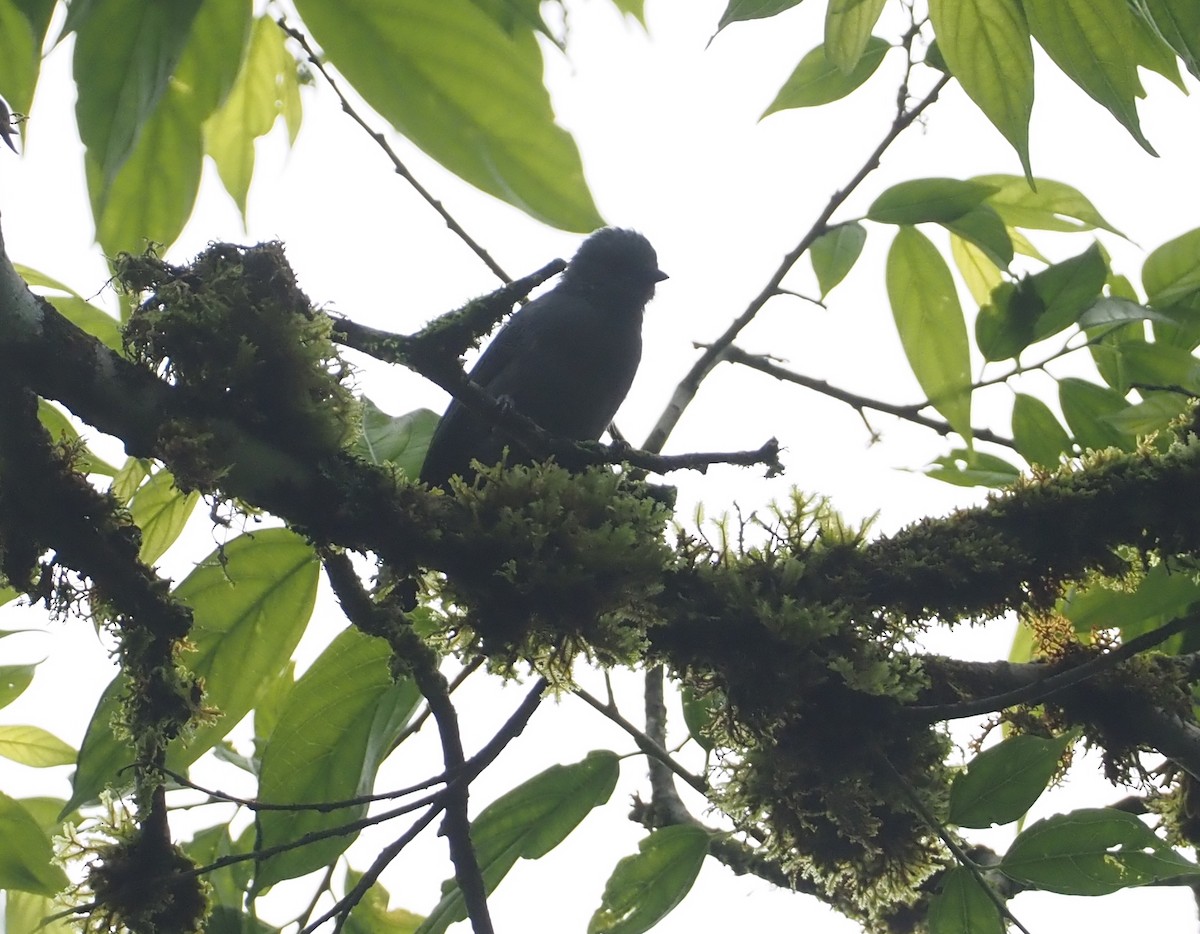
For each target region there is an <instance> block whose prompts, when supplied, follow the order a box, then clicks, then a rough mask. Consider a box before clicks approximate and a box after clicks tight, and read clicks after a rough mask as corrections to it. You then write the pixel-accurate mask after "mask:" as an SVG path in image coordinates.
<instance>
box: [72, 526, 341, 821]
mask: <svg viewBox="0 0 1200 934" xmlns="http://www.w3.org/2000/svg"><path fill="white" fill-rule="evenodd" d="M318 567H319V564H318V561H317V559H316V556H315V555H314V554H313V551H312V547H311V546H310V545H309V544H308V543H307V542H305V541H304V539H302V538H301V537H300V536H298V535H296V534H295V533H294V532H290V531H288V530H287V529H263V530H262V531H258V532H253V533H247V534H245V535H241V536H239V537H237V538H235V539H234V540H233V541H231V542H229V543H228V544H226V545H224V546H223V547H221V548H220V549H218V550H217V551H215V552H213V553H212V554H211V555H209V556H208V558H206V559H205V560H204V561H203V562H202V563H201V564H200V565H199V566H197V568H196V569H195V570H194V571H193V572H192V573H191V574H189V575H188V576H187V577H186V578H185V579H184V580H183V582H182V583H180V585H179V586H178V587H177V588H176V589H175V597H176V598H177V599H179V600H182V601H183V602H184V603H185V604H186V605H187V606H189V607H191V609H192V611H193V613H194V623H193V626H192V632H191V634H190V637H189V638H190V641H191V642H192V644H193V646H194V650H193V651H192V652H189V653H187V654H186V655H184V656H183V658H182V662H183V664H184V665H186V666H187V667H188V669H189V670H190V671H192V672H193V673H195V674H196V675H198V676H199V677H200V678H201V679H202V681H203V683H204V688H205V694H204V703H205V705H206V706H210V707H215V708H216V709H217V710H218V711H219V716H217V717H216V718H215V719H214V720H213V721H212V722H209V723H202V724H199V725H198V726H197V727H196V728H195V731H194V732H193V733H192V735H191V736H190V737H189V739H188V741H187V743H182V742H179V743H175V744H172V747H171V752H170V754H169V755H168V757H167V764H168V765H169V766H170V767H171V768H173V769H176V770H182V769H184V768H186V767H187V765H188V764H190V763H191V762H194V761H195V760H196V758H197V757H199V756H200V755H201V754H202V753H204V752H206V751H208V750H209V749H211V748H212V747H213V746H214V745H216V743H217V742H219V741H220V740H221V739H222V738H223V737H224V736H225V734H226V733H228V732H229V731H230V730H231V729H233V727H234V726H236V725H237V724H238V723H239V722H240V721H241V719H242V718H243V717H245V716H246V714H247V713H249V712H250V710H251V709H252V708H253V707H254V705H255V704H256V703H257V702H258V699H259V698H260V697H261V696H262V695H263V694H264V693H265V692H266V691H267V690H268V689H269V687H270V684H271V682H272V680H273V679H274V677H275V675H277V674H278V673H279V672H280V671H281V670H282V669H283V668H284V667H285V666H286V665H287V664H288V662H289V660H290V659H291V656H292V652H293V650H294V649H295V648H296V643H297V642H299V640H300V636H301V635H302V634H303V632H304V629H305V626H306V625H307V624H308V619H309V617H310V616H311V615H312V608H313V604H314V602H315V600H316V591H317V574H318ZM124 690H125V686H124V684H123V683H122V682H121V679H119V678H118V679H115V680H114V681H113V682H111V683H110V684H109V685H108V687H107V688H105V691H104V694H103V696H102V697H101V699H100V703H99V704H98V705H97V707H96V710H95V712H94V713H93V714H92V719H91V722H90V723H89V724H88V728H87V732H86V733H85V734H84V738H83V745H82V746H81V747H80V750H79V765H78V768H77V769H76V770H75V778H74V788H73V790H72V794H71V800H70V801H69V802H68V803H67V811H68V812H69V811H71V810H74V809H75V808H76V807H78V806H79V805H80V804H83V803H84V802H87V801H91V800H94V799H95V798H96V796H97V795H99V793H100V791H101V790H103V789H104V787H105V786H106V785H109V784H112V785H114V786H115V787H125V785H126V784H127V782H128V779H127V778H118V774H117V773H118V772H119V771H120V770H121V769H122V768H123V767H124V766H126V765H128V764H129V762H130V761H131V760H132V758H133V752H132V750H131V749H129V748H128V747H127V746H126V745H125V744H124V743H122V742H120V741H118V740H117V739H116V738H115V737H114V736H113V733H112V727H111V723H112V720H113V717H114V716H115V714H116V712H117V709H118V706H119V699H120V697H121V694H122V693H123V691H124Z"/></svg>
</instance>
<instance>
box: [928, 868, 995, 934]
mask: <svg viewBox="0 0 1200 934" xmlns="http://www.w3.org/2000/svg"><path fill="white" fill-rule="evenodd" d="M928 925H929V934H1004V921H1003V920H1002V919H1001V918H1000V912H999V910H998V909H997V908H996V905H995V902H993V901H992V900H991V899H990V898H989V897H988V894H987V892H986V891H984V889H983V886H981V885H980V884H979V880H978V879H977V878H975V874H974V873H972V872H971V871H970V870H968V869H963V868H962V867H955V868H954V869H951V870H949V871H948V872H947V873H946V874H945V875H944V876H942V887H941V890H940V891H939V892H938V893H937V894H936V895H935V896H934V897H933V899H932V900H931V901H930V902H929V918H928Z"/></svg>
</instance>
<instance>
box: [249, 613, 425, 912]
mask: <svg viewBox="0 0 1200 934" xmlns="http://www.w3.org/2000/svg"><path fill="white" fill-rule="evenodd" d="M391 657H392V651H391V648H390V647H389V645H388V643H387V642H386V641H385V640H383V639H377V638H374V637H372V636H367V635H364V634H363V633H361V632H359V631H358V630H357V629H354V628H353V627H351V628H349V629H346V630H343V631H342V633H341V634H339V635H338V636H337V638H335V639H334V640H333V642H332V643H330V645H329V646H328V647H327V648H326V649H325V651H324V652H322V653H321V654H320V656H318V658H317V660H316V661H315V662H313V664H312V666H311V667H310V668H309V669H308V670H307V671H306V672H305V673H304V674H303V675H302V676H301V677H300V679H299V680H298V681H297V682H296V684H295V686H294V687H293V688H292V690H291V691H290V692H289V693H288V696H287V700H286V702H285V703H284V706H283V709H282V711H281V712H280V715H279V722H278V724H277V725H276V726H275V729H274V730H273V731H272V733H271V735H270V737H269V738H268V739H267V744H266V748H265V749H264V750H263V754H262V766H261V768H260V770H259V785H258V796H259V798H261V799H262V800H264V801H270V802H272V803H273V804H304V803H311V802H323V801H342V800H345V799H347V798H353V797H356V796H358V795H366V794H370V793H371V792H372V790H373V788H374V783H375V773H376V772H377V771H378V769H379V765H380V763H381V762H382V761H383V759H384V757H385V756H386V755H387V754H388V753H389V752H390V751H391V747H392V743H393V742H394V741H395V740H396V738H397V736H399V734H400V732H401V731H402V730H403V729H404V727H405V725H406V724H407V723H408V721H409V719H410V718H411V717H412V714H413V712H414V711H415V710H416V708H417V705H418V704H419V703H420V701H421V694H420V692H419V691H418V690H417V688H416V686H415V685H414V684H413V682H412V680H411V679H408V678H405V679H403V680H401V681H394V680H393V679H392V675H391V672H390V670H389V661H390V660H391ZM366 812H367V806H366V805H365V804H362V805H358V806H355V807H351V808H339V809H338V810H335V811H329V812H324V813H322V812H318V811H259V812H258V814H257V826H258V838H257V839H258V842H257V848H259V849H262V848H266V847H272V846H275V845H277V844H279V843H285V842H287V841H289V840H295V839H297V838H299V837H301V836H304V835H305V834H308V833H314V832H317V831H322V830H327V829H329V828H331V827H337V826H341V825H343V824H346V823H348V822H350V821H354V820H357V819H358V818H360V817H362V816H363V815H364V814H366ZM356 837H357V834H346V835H342V836H336V837H330V838H328V839H325V840H321V841H318V842H316V843H313V844H311V845H309V846H306V847H302V848H300V849H295V850H288V851H286V852H283V853H279V854H278V855H276V856H272V857H270V858H268V859H266V860H263V861H261V862H259V863H258V867H257V870H256V871H255V875H254V887H255V890H256V891H261V890H262V889H264V888H266V887H267V886H270V885H274V884H275V883H276V882H280V881H282V880H284V879H293V878H296V877H297V876H302V875H304V874H305V873H308V872H312V871H313V870H314V869H320V868H322V867H324V866H328V865H330V864H331V863H333V862H334V861H336V860H337V858H338V857H339V856H340V855H341V854H342V853H343V852H345V850H346V848H347V847H348V846H350V844H351V843H353V842H354V840H355V838H356Z"/></svg>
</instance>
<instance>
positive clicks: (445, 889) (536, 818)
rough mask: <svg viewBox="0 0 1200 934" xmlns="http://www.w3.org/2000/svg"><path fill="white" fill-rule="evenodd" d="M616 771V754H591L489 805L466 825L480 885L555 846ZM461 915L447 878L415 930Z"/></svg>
mask: <svg viewBox="0 0 1200 934" xmlns="http://www.w3.org/2000/svg"><path fill="white" fill-rule="evenodd" d="M619 772H620V766H619V760H618V757H617V754H616V753H614V752H609V751H608V750H593V751H592V752H589V753H588V754H587V756H586V757H585V758H584V759H583V760H582V761H581V762H576V763H574V764H572V765H552V766H550V768H548V769H546V770H545V771H544V772H541V773H539V774H537V775H535V776H534V777H533V778H531V779H529V781H527V782H525V783H524V784H522V785H518V786H517V787H516V788H514V789H513V790H512V791H510V792H508V793H507V794H505V795H503V796H501V797H500V798H498V799H496V800H495V801H493V802H492V803H491V804H489V805H488V806H487V807H486V808H484V809H483V812H482V813H481V814H480V815H479V817H477V818H476V819H475V821H474V822H473V823H472V824H471V842H472V843H474V844H475V853H476V856H477V857H478V859H479V868H480V870H482V873H483V881H484V886H485V888H486V889H487V891H488V892H492V891H494V890H495V888H496V886H497V885H499V884H500V881H501V880H502V879H503V878H504V877H505V875H507V874H508V871H509V870H510V869H512V867H513V865H514V864H515V863H516V861H517V860H518V859H539V858H541V857H542V856H545V855H546V854H547V853H549V852H550V851H551V850H552V849H554V848H555V847H556V846H558V845H559V844H560V843H561V842H562V841H563V840H564V839H566V836H567V834H569V833H570V832H571V831H572V830H574V829H575V828H576V827H577V826H578V825H579V822H580V821H581V820H583V819H584V818H585V817H586V816H587V815H588V813H589V812H590V811H591V810H592V808H594V807H597V806H598V805H601V804H603V803H604V802H605V801H607V800H608V799H609V797H610V796H611V795H612V793H613V789H614V788H615V787H616V785H617V777H618V774H619ZM466 916H467V913H466V909H465V907H464V906H463V900H462V893H461V892H460V891H459V888H458V885H457V884H456V883H455V881H454V880H453V879H447V880H446V881H445V882H443V883H442V900H441V901H440V902H438V904H437V907H435V908H434V909H433V911H431V912H430V913H429V917H427V918H426V919H425V922H424V923H423V924H422V925H421V927H420V928H418V932H419V934H441V932H442V931H445V930H446V928H447V927H449V926H450V925H451V924H453V923H454V922H455V921H461V920H462V919H463V918H465V917H466Z"/></svg>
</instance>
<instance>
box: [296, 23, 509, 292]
mask: <svg viewBox="0 0 1200 934" xmlns="http://www.w3.org/2000/svg"><path fill="white" fill-rule="evenodd" d="M275 22H276V23H277V24H278V26H279V28H280V29H282V30H283V31H284V33H285V34H286V35H288V36H289V37H291V38H292V39H295V40H296V42H298V43H299V44H300V48H302V49H303V50H304V54H305V55H306V56H308V61H309V63H310V64H311V65H312V66H313V67H314V68H315V69H316V70H317V71H318V72H319V73H320V75H321V77H322V78H324V79H325V82H326V84H328V85H329V87H330V89H331V90H332V91H333V93H334V94H336V95H337V99H338V101H339V102H340V103H341V105H342V110H343V111H345V113H346V116H348V117H349V118H350V119H351V120H353V121H354V122H355V123H357V124H358V125H359V126H360V127H362V129H363V130H364V131H365V132H366V134H367V136H369V137H370V138H371V140H372V141H373V142H374V143H375V145H376V146H378V147H379V148H380V149H381V150H383V153H384V155H386V156H387V157H388V160H389V161H390V162H391V163H392V168H393V170H394V171H395V172H396V174H397V175H399V176H400V177H401V178H402V179H404V180H405V181H406V182H408V184H409V185H411V186H412V188H413V190H414V191H415V192H416V193H417V194H418V195H420V196H421V199H422V200H423V201H424V202H425V203H426V204H428V205H429V206H430V207H431V208H433V209H434V210H435V211H436V212H437V214H438V216H439V217H440V218H441V219H442V220H443V221H445V222H446V226H447V227H449V228H450V230H451V231H453V232H454V234H455V236H457V237H458V239H460V240H461V241H462V242H463V243H465V244H466V245H467V248H468V249H469V250H470V251H471V252H472V253H474V254H475V255H476V256H478V257H479V259H480V260H482V261H483V264H484V265H485V266H487V268H488V269H490V270H491V271H492V272H493V273H494V274H495V275H496V277H497V278H498V279H499V280H500V281H501V282H511V281H512V280H511V279H510V278H509V276H508V273H506V272H505V271H504V269H503V268H501V266H500V264H499V263H497V262H496V261H495V260H494V259H492V257H491V254H489V253H488V251H487V250H485V249H484V248H483V247H482V246H481V245H480V244H479V242H478V241H477V240H476V239H475V238H474V237H472V236H471V235H470V234H468V233H467V232H466V230H464V229H463V226H462V224H460V223H459V222H458V221H456V220H455V219H454V217H453V215H451V214H450V212H449V211H447V210H446V208H445V207H444V206H443V205H442V202H440V201H438V200H437V198H435V197H434V196H433V195H432V194H430V193H429V191H428V189H426V188H425V186H424V185H422V184H421V183H420V182H418V181H417V179H416V176H414V175H413V174H412V172H411V171H409V169H408V167H407V166H406V165H405V164H404V163H403V162H401V161H400V157H399V156H398V155H396V151H395V150H394V149H392V147H391V145H390V144H389V143H388V141H387V139H386V137H384V135H383V134H382V133H381V132H379V131H378V130H376V129H374V128H373V127H372V126H371V125H370V124H369V123H367V121H366V120H365V119H364V118H363V117H362V116H361V115H360V114H359V112H358V111H357V110H355V109H354V105H353V104H351V103H350V101H349V99H348V98H347V97H346V95H345V94H343V93H342V89H341V88H340V87H339V86H338V83H337V82H336V81H335V80H334V79H333V76H332V75H331V74H330V73H329V70H328V69H327V68H326V67H325V63H324V61H322V60H321V57H320V56H319V55H317V53H316V52H315V51H314V50H313V47H312V46H311V45H310V44H309V42H308V38H307V37H306V36H305V35H304V33H302V32H301V31H300V30H299V29H296V28H295V27H293V26H290V25H289V24H288V22H287V19H286V17H283V16H281V17H279V19H277V20H276V21H275Z"/></svg>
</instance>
